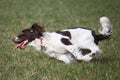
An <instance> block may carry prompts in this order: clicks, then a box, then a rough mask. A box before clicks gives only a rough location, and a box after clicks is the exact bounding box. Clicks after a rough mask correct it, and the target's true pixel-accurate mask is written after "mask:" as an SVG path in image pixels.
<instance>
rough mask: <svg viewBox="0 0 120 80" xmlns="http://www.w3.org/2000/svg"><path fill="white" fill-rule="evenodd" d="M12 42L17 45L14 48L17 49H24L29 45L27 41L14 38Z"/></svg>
mask: <svg viewBox="0 0 120 80" xmlns="http://www.w3.org/2000/svg"><path fill="white" fill-rule="evenodd" d="M13 42H14V43H16V44H17V45H16V46H15V48H19V49H22V48H24V47H25V46H26V45H27V44H28V43H29V41H28V39H25V40H20V39H19V38H14V39H13Z"/></svg>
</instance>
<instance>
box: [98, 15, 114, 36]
mask: <svg viewBox="0 0 120 80" xmlns="http://www.w3.org/2000/svg"><path fill="white" fill-rule="evenodd" d="M100 24H101V26H102V29H99V32H100V34H104V35H111V33H112V26H113V25H112V24H111V22H110V20H109V19H108V18H107V17H101V18H100Z"/></svg>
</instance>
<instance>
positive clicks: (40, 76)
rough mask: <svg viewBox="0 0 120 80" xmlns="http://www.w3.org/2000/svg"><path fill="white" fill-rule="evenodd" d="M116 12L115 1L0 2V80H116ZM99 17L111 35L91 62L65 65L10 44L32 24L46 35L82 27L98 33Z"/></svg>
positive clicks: (119, 56) (119, 78) (119, 79)
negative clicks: (108, 22) (107, 21)
mask: <svg viewBox="0 0 120 80" xmlns="http://www.w3.org/2000/svg"><path fill="white" fill-rule="evenodd" d="M119 9H120V1H119V0H112V1H111V0H0V80H120V52H119V50H120V38H119V36H120V31H119V30H120V28H119V26H120V23H119V19H120V10H119ZM101 16H108V17H109V18H110V19H111V21H112V23H113V25H114V33H113V36H112V37H111V39H110V40H109V41H103V42H101V43H100V47H101V49H102V50H103V52H104V54H103V55H102V56H101V57H100V58H98V59H96V60H93V61H91V62H75V63H73V64H65V63H63V62H60V61H57V60H55V59H52V58H49V57H48V56H46V55H45V54H44V53H43V52H37V51H34V50H33V49H32V48H31V47H28V48H26V49H25V50H17V49H15V48H14V46H15V45H14V43H13V42H12V41H11V39H12V38H13V37H14V36H16V35H17V34H18V33H19V32H20V31H21V30H22V29H24V28H27V27H29V26H31V25H32V24H33V23H34V22H37V23H39V24H41V25H45V26H46V29H47V30H48V31H56V30H61V29H66V28H73V27H78V26H85V27H86V28H90V29H93V30H95V31H96V32H97V33H98V28H99V27H100V25H99V17H101Z"/></svg>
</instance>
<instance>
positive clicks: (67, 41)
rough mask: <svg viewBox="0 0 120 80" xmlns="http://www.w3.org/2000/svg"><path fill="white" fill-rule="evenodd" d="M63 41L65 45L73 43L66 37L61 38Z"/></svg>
mask: <svg viewBox="0 0 120 80" xmlns="http://www.w3.org/2000/svg"><path fill="white" fill-rule="evenodd" d="M61 42H62V43H63V44H65V45H72V43H71V42H70V41H69V40H68V39H66V38H61Z"/></svg>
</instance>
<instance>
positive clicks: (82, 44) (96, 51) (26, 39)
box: [13, 17, 112, 63]
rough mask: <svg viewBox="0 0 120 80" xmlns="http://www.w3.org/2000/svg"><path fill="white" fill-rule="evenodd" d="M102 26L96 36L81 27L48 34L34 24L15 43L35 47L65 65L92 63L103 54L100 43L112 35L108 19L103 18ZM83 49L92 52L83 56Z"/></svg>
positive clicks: (101, 19) (15, 39) (22, 32)
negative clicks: (77, 62) (76, 61)
mask: <svg viewBox="0 0 120 80" xmlns="http://www.w3.org/2000/svg"><path fill="white" fill-rule="evenodd" d="M100 24H101V27H100V29H99V33H100V34H99V35H96V34H95V32H94V31H93V30H90V29H86V28H80V27H79V28H73V29H65V30H60V31H56V32H47V31H45V27H42V26H39V25H38V24H37V23H34V24H33V25H32V26H31V27H30V28H27V29H24V30H22V31H21V33H20V34H19V35H18V36H17V37H15V38H14V39H13V42H14V43H16V44H17V46H16V48H20V49H22V48H24V47H25V46H27V45H28V46H33V47H34V48H35V49H36V50H39V51H41V50H43V51H44V53H45V54H47V55H49V56H50V57H53V58H56V59H58V60H60V61H63V62H65V63H71V62H73V61H74V60H83V61H91V60H92V59H93V58H94V57H98V56H100V55H101V54H102V53H103V52H102V50H101V49H100V48H99V46H98V43H99V41H102V40H105V39H109V38H110V36H111V34H112V24H111V22H110V20H109V19H108V17H101V18H100ZM83 49H89V50H90V52H89V53H87V54H85V55H83V53H82V50H83Z"/></svg>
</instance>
